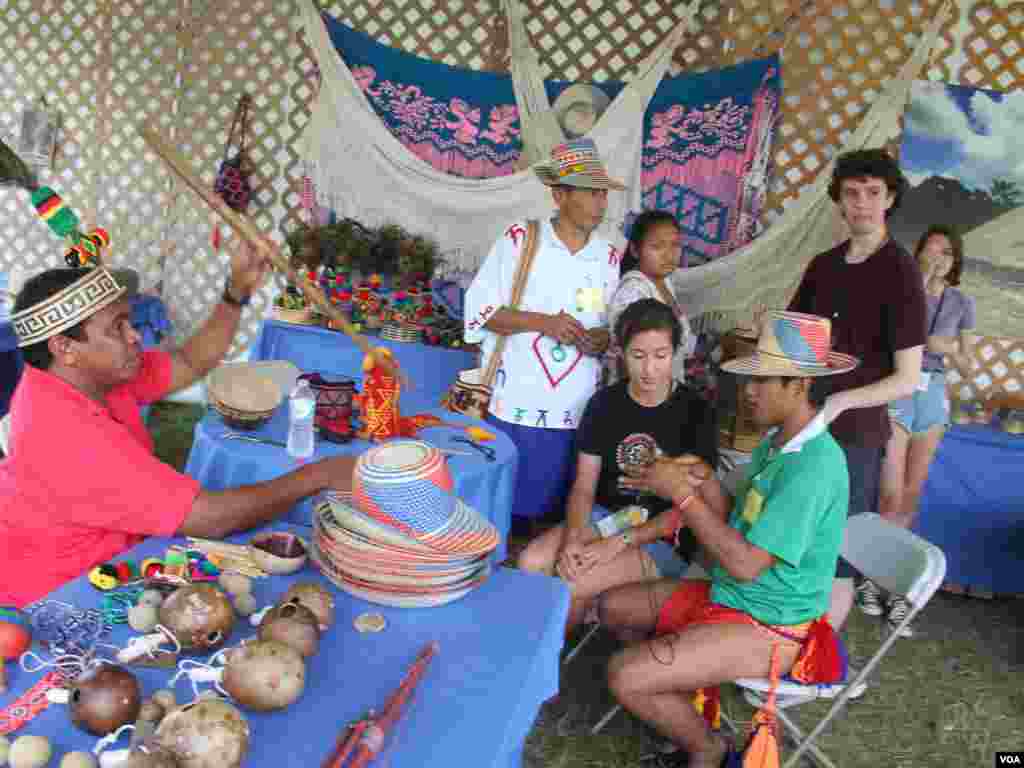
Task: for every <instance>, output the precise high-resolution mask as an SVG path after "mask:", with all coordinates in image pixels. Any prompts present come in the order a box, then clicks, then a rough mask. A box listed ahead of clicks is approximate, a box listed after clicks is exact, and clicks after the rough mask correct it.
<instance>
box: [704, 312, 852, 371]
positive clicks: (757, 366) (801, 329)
mask: <svg viewBox="0 0 1024 768" xmlns="http://www.w3.org/2000/svg"><path fill="white" fill-rule="evenodd" d="M831 346H832V323H831V322H830V321H829V320H828V319H827V318H824V317H818V316H817V315H806V314H803V313H801V312H784V311H782V310H771V311H769V312H767V313H766V315H765V321H764V324H763V327H762V329H761V335H760V336H759V337H758V339H757V350H756V351H755V352H754V354H753V355H750V356H748V357H740V358H736V359H735V360H729V361H728V362H725V363H722V370H724V371H727V372H728V373H738V374H740V375H742V376H797V377H810V376H834V375H835V374H837V373H846V372H847V371H852V370H853V369H854V368H856V367H857V366H858V365H860V361H859V360H858V359H857V358H855V357H853V356H851V355H845V354H842V353H841V352H833V351H831Z"/></svg>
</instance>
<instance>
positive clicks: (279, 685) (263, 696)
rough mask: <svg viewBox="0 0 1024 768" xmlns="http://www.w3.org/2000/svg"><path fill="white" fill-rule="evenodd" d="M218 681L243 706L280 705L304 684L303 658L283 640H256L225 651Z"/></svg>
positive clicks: (267, 707)
mask: <svg viewBox="0 0 1024 768" xmlns="http://www.w3.org/2000/svg"><path fill="white" fill-rule="evenodd" d="M221 685H222V686H223V687H224V690H225V691H227V692H228V693H229V694H231V697H232V698H233V699H235V701H237V702H238V703H239V704H241V705H242V706H243V707H248V708H249V709H254V710H256V711H257V712H269V711H271V710H275V709H284V708H285V707H287V706H288V705H289V704H291V703H292V702H294V701H295V700H296V699H298V698H299V696H301V695H302V691H303V690H304V689H305V687H306V662H304V661H303V660H302V656H301V655H300V654H299V652H298V651H296V650H295V649H294V648H290V647H289V646H287V645H285V644H284V643H279V642H277V641H276V640H257V641H255V642H251V643H246V644H245V645H242V646H240V647H238V648H236V649H234V650H232V651H230V652H229V653H228V654H227V659H226V664H225V666H224V677H223V680H222V681H221Z"/></svg>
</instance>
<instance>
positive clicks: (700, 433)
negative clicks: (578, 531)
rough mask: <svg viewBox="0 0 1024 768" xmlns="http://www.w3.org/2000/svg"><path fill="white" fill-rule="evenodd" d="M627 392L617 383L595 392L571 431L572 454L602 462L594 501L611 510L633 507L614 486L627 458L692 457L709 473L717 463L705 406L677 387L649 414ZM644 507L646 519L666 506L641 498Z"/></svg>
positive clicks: (714, 429) (628, 497) (714, 438)
mask: <svg viewBox="0 0 1024 768" xmlns="http://www.w3.org/2000/svg"><path fill="white" fill-rule="evenodd" d="M627 386H628V382H627V381H620V382H619V383H617V384H614V385H612V386H610V387H607V388H606V389H602V390H599V391H598V392H597V393H596V394H595V395H594V396H593V397H591V398H590V402H589V403H587V407H586V410H584V411H583V418H582V419H581V421H580V424H579V427H577V429H576V450H577V451H578V452H580V453H586V454H590V455H591V456H598V457H600V459H601V474H600V476H599V477H598V480H597V493H596V498H595V501H596V502H597V503H598V504H600V505H601V506H603V507H606V508H607V509H610V510H616V509H619V508H620V507H624V506H626V505H627V504H633V503H635V500H636V497H635V496H634V495H633V494H632V493H625V494H623V493H622V492H621V491H620V489H619V485H618V480H619V475H620V474H621V473H622V470H621V465H622V464H623V463H627V464H628V463H630V461H629V459H630V457H631V456H632V457H634V458H636V457H638V456H639V455H643V454H647V453H649V452H651V451H655V455H664V456H682V455H683V454H685V453H692V454H695V455H697V456H700V457H701V458H702V459H704V460H705V461H707V462H708V464H710V465H711V466H712V467H715V466H716V465H717V463H718V430H717V426H716V423H715V415H714V410H713V408H712V406H711V405H710V404H709V403H708V402H707V401H706V400H704V399H702V398H701V397H699V396H698V395H697V394H696V393H694V392H693V391H692V390H690V389H687V388H686V386H684V385H682V384H677V385H676V389H675V391H674V392H673V393H672V394H671V395H670V396H669V398H668V399H667V400H666V401H665V402H663V403H662V404H661V405H657V406H654V407H653V408H652V407H648V406H645V405H640V404H639V403H637V402H636V401H634V400H633V398H632V397H630V396H629V392H628V391H627ZM644 504H645V506H647V508H648V509H649V510H650V513H651V517H653V516H654V515H657V514H658V513H660V512H663V511H664V510H666V509H668V508H669V507H670V506H671V502H670V501H668V500H665V499H660V498H650V499H646V498H645V500H644Z"/></svg>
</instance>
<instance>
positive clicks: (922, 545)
mask: <svg viewBox="0 0 1024 768" xmlns="http://www.w3.org/2000/svg"><path fill="white" fill-rule="evenodd" d="M842 555H843V557H844V558H846V560H847V562H849V563H850V565H852V566H853V567H854V568H856V569H857V570H858V571H860V573H862V574H863V575H864V577H865V578H868V579H871V580H872V581H874V582H875V583H876V584H878V585H879V586H880V587H881V588H882V589H883V590H885V591H887V592H889V593H890V594H891V595H893V596H898V597H904V598H906V600H907V602H908V603H909V604H910V610H909V611H908V612H907V616H906V618H904V619H903V622H902V623H901V624H900V625H899V627H896V628H895V629H893V630H891V631H889V632H887V633H886V636H885V637H884V639H883V641H882V644H881V645H880V646H879V648H878V650H877V651H875V654H874V656H872V657H871V659H870V661H868V663H867V664H866V665H865V666H864V668H863V669H861V670H860V672H859V673H858V674H857V675H856V676H855V677H854V678H853V680H851V681H849V683H848V684H847V685H846V686H845V688H843V689H842V692H841V693H840V695H839V696H838V697H837V698H836V700H835V703H834V704H833V705H832V707H831V708H830V709H829V711H828V713H827V714H826V715H825V716H824V717H823V718H822V719H821V721H820V722H819V723H818V724H817V725H816V726H815V727H814V730H812V731H811V732H810V733H809V734H808V735H807V736H806V737H805V736H804V735H803V733H802V732H801V730H800V728H799V727H798V726H797V725H796V724H795V723H794V722H793V721H792V720H791V719H790V718H789V717H787V716H786V714H785V713H784V712H783V711H782V709H783V708H784V707H782V706H780V707H778V709H777V712H776V714H777V716H778V719H779V722H781V723H782V724H783V726H784V727H785V728H786V730H788V731H789V732H790V733H791V734H792V735H793V736H794V737H795V739H796V741H797V749H796V751H795V752H794V753H793V754H792V755H791V756H790V758H789V760H787V761H786V763H785V764H784V766H783V768H793V766H795V765H796V764H797V763H798V762H799V760H800V758H801V757H803V756H804V755H805V754H806V755H807V756H809V757H811V758H813V759H814V761H815V762H816V763H817V764H819V765H824V766H827V768H835V763H833V762H832V761H831V760H830V759H829V757H828V756H827V755H826V754H825V753H824V752H822V751H821V750H820V749H819V748H818V747H817V746H815V745H814V740H815V739H816V738H818V736H820V735H821V734H822V733H823V732H824V730H825V729H826V728H827V727H828V724H829V723H830V722H832V720H833V719H835V718H836V717H837V716H838V715H839V713H840V712H841V711H842V709H843V707H845V706H846V703H847V702H848V701H849V700H850V699H851V698H856V696H858V695H860V693H861V692H863V690H864V686H865V684H866V681H867V679H868V677H869V676H870V675H871V673H872V671H874V669H875V667H877V666H878V663H879V662H880V661H881V660H882V657H883V656H885V654H886V653H888V651H889V649H890V648H891V647H892V646H893V643H895V642H896V640H897V638H899V631H900V630H901V629H902V628H903V627H904V626H906V625H907V624H909V623H910V622H911V621H913V619H914V617H915V616H916V615H917V614H918V612H919V611H920V610H921V609H922V608H924V607H925V605H927V604H928V601H929V600H931V598H932V595H934V594H935V591H936V590H937V589H938V588H939V586H940V585H941V584H942V580H943V578H945V575H946V556H945V554H943V552H942V550H941V549H939V548H938V547H936V546H935V545H934V544H930V543H928V542H927V541H925V540H924V539H922V538H921V537H920V536H917V535H916V534H914V533H911V532H910V531H908V530H906V529H904V528H900V527H899V526H896V525H893V524H892V523H889V522H887V521H885V520H883V519H882V518H881V517H879V516H878V515H876V514H866V515H854V516H853V517H851V518H850V519H849V521H848V522H847V525H846V539H845V541H844V543H843V547H842ZM736 685H738V686H740V687H741V688H743V689H745V691H746V692H747V693H752V694H753V695H752V696H748V701H751V703H752V704H755V705H760V702H761V701H762V699H761V698H760V694H764V693H767V692H768V690H769V688H770V683H769V682H768V681H767V680H748V679H743V680H737V681H736ZM827 690H834V688H832V687H828V688H818V687H817V686H813V685H811V686H805V685H798V684H795V683H788V682H787V683H780V685H779V687H778V689H777V691H778V693H779V695H780V696H781V697H783V698H784V699H787V702H786V704H785V706H786V707H789V706H793V705H797V704H803V703H805V702H807V701H811V700H813V699H817V698H821V697H822V693H823V691H827Z"/></svg>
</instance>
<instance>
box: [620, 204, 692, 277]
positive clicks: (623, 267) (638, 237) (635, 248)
mask: <svg viewBox="0 0 1024 768" xmlns="http://www.w3.org/2000/svg"><path fill="white" fill-rule="evenodd" d="M664 223H668V224H671V225H672V226H674V227H675V228H676V230H677V231H678V230H679V222H678V221H676V217H675V216H673V215H672V214H671V213H669V212H668V211H644V212H643V213H641V214H640V215H639V216H637V217H636V219H635V220H634V221H633V226H632V227H631V228H630V230H629V242H628V243H627V244H626V254H625V255H624V256H623V257H622V262H621V263H620V264H619V272H620V273H621V274H623V275H624V274H626V273H627V272H629V271H631V270H634V269H639V267H640V246H642V245H643V244H644V238H646V237H647V233H648V232H649V231H650V230H651V227H653V226H654V225H655V224H664Z"/></svg>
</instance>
